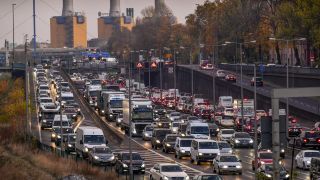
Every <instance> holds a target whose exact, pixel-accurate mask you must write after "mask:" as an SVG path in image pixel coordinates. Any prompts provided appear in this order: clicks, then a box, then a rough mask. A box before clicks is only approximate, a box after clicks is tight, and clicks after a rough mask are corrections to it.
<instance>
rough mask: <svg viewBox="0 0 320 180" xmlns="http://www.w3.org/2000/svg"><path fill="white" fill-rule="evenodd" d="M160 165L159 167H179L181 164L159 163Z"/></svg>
mask: <svg viewBox="0 0 320 180" xmlns="http://www.w3.org/2000/svg"><path fill="white" fill-rule="evenodd" d="M158 164H159V166H172V165H174V166H179V164H175V163H158Z"/></svg>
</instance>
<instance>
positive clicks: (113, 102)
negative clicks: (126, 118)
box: [110, 100, 122, 108]
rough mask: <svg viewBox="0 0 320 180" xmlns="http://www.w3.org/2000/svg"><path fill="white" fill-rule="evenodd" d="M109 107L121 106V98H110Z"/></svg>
mask: <svg viewBox="0 0 320 180" xmlns="http://www.w3.org/2000/svg"><path fill="white" fill-rule="evenodd" d="M110 107H111V108H122V100H110Z"/></svg>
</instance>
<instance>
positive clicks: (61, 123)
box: [52, 114, 71, 128]
mask: <svg viewBox="0 0 320 180" xmlns="http://www.w3.org/2000/svg"><path fill="white" fill-rule="evenodd" d="M61 120H62V121H61ZM61 126H62V127H63V128H67V127H71V125H70V122H69V120H68V117H67V115H65V114H63V115H62V116H60V115H59V114H56V115H55V116H54V119H53V122H52V128H56V127H61Z"/></svg>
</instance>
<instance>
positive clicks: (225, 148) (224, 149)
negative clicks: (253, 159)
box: [218, 141, 233, 154]
mask: <svg viewBox="0 0 320 180" xmlns="http://www.w3.org/2000/svg"><path fill="white" fill-rule="evenodd" d="M218 146H219V149H220V154H232V153H233V150H232V147H231V145H230V144H229V143H228V142H227V141H219V142H218Z"/></svg>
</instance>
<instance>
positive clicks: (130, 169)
mask: <svg viewBox="0 0 320 180" xmlns="http://www.w3.org/2000/svg"><path fill="white" fill-rule="evenodd" d="M131 63H132V55H131V51H130V63H129V64H131ZM131 78H132V77H131V66H130V65H129V121H130V123H129V136H130V138H129V154H130V165H129V166H130V167H129V171H130V180H133V169H132V147H131V139H132V130H131V126H132V120H131V118H132V116H131V113H132V110H131V108H132V107H131V106H132V105H131Z"/></svg>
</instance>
